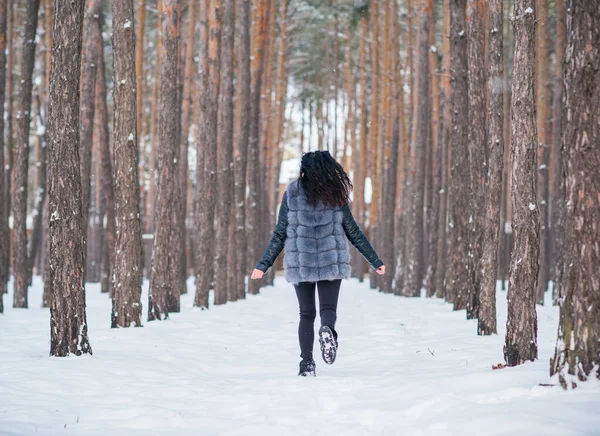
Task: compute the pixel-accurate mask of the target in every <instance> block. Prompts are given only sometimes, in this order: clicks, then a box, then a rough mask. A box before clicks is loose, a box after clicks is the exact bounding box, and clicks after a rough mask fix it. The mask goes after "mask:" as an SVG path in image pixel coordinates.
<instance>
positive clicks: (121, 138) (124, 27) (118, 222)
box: [111, 0, 143, 328]
mask: <svg viewBox="0 0 600 436" xmlns="http://www.w3.org/2000/svg"><path fill="white" fill-rule="evenodd" d="M112 15H113V38H112V39H113V51H114V56H113V70H114V83H115V86H114V88H113V101H114V108H115V114H114V127H113V154H112V162H113V163H114V167H113V180H114V201H115V236H116V238H115V247H114V254H113V256H114V264H113V265H112V268H111V269H112V280H113V282H112V290H113V305H112V316H111V319H112V321H111V327H113V328H115V327H130V326H135V327H140V326H141V325H142V317H141V314H142V304H141V301H140V298H141V291H142V266H143V260H142V229H141V225H140V186H139V177H138V153H137V143H138V142H137V131H136V130H137V129H136V127H137V120H136V116H137V111H136V80H135V33H134V29H133V2H132V0H113V2H112Z"/></svg>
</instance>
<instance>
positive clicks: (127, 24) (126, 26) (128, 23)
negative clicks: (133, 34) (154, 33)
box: [123, 20, 131, 29]
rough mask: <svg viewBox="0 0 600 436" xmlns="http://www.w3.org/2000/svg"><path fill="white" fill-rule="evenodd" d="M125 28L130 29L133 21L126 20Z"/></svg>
mask: <svg viewBox="0 0 600 436" xmlns="http://www.w3.org/2000/svg"><path fill="white" fill-rule="evenodd" d="M123 28H125V29H130V28H131V21H129V20H127V21H125V24H123Z"/></svg>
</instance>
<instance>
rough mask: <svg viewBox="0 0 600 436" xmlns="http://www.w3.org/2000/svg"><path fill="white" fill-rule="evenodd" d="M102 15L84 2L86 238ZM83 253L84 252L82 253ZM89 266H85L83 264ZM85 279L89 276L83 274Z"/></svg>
mask: <svg viewBox="0 0 600 436" xmlns="http://www.w3.org/2000/svg"><path fill="white" fill-rule="evenodd" d="M101 12H102V1H101V0H88V2H87V10H86V14H85V37H84V41H85V46H84V47H83V54H82V57H83V60H82V63H83V65H82V80H83V86H82V93H81V102H80V111H81V113H80V114H79V141H80V147H79V148H80V156H81V188H82V192H81V201H82V204H83V209H82V211H81V212H82V215H83V234H84V236H85V238H86V245H87V239H88V236H89V231H88V227H89V210H90V203H91V201H90V199H91V191H92V189H91V174H92V142H93V137H94V110H95V104H94V103H95V93H96V76H97V74H96V69H97V65H98V48H99V47H100V45H99V44H98V41H102V33H101V32H100V28H99V27H98V26H97V25H95V23H94V20H97V19H98V18H99V17H100V14H101ZM84 253H86V251H85V250H84ZM86 265H89V263H86ZM86 276H89V274H86Z"/></svg>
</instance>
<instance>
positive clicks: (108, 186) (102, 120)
mask: <svg viewBox="0 0 600 436" xmlns="http://www.w3.org/2000/svg"><path fill="white" fill-rule="evenodd" d="M100 12H102V11H100ZM103 22H104V14H102V13H101V14H100V18H99V19H98V20H97V21H96V25H97V26H98V30H99V31H100V34H102V25H103ZM98 45H99V47H98V67H97V68H96V74H97V77H96V111H95V115H96V119H97V124H98V144H99V148H100V155H101V163H100V165H101V169H100V172H99V174H100V176H99V180H98V182H97V183H100V184H101V185H102V186H101V191H102V197H103V198H102V209H104V213H102V214H101V215H102V216H106V228H105V230H104V232H103V234H104V237H103V238H102V246H103V247H102V265H101V269H100V289H101V291H102V292H103V293H109V294H110V295H112V271H113V268H114V265H115V237H116V235H115V191H114V186H113V176H112V170H113V165H112V162H111V150H110V135H109V131H108V107H107V103H106V68H105V64H104V44H103V41H102V39H100V40H98ZM102 225H104V220H102Z"/></svg>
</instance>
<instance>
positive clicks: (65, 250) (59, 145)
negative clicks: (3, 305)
mask: <svg viewBox="0 0 600 436" xmlns="http://www.w3.org/2000/svg"><path fill="white" fill-rule="evenodd" d="M84 3H85V2H84V1H83V0H79V1H65V0H55V2H54V14H55V15H54V20H55V23H56V24H57V25H55V26H54V30H53V34H52V68H51V70H50V102H51V103H50V105H49V113H48V138H49V140H50V142H49V149H48V161H49V165H48V182H49V183H48V185H49V190H48V199H49V213H50V235H49V236H50V252H49V256H50V259H49V263H50V282H51V283H52V285H51V286H52V296H51V302H50V355H51V356H58V357H64V356H68V355H70V354H75V355H77V356H79V355H81V354H92V348H91V346H90V342H89V339H88V336H87V320H86V313H85V287H84V268H85V263H84V250H85V235H84V234H83V222H82V219H83V217H82V199H81V177H80V174H79V171H80V160H79V78H80V68H81V37H82V28H83V11H84ZM36 16H37V14H36Z"/></svg>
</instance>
